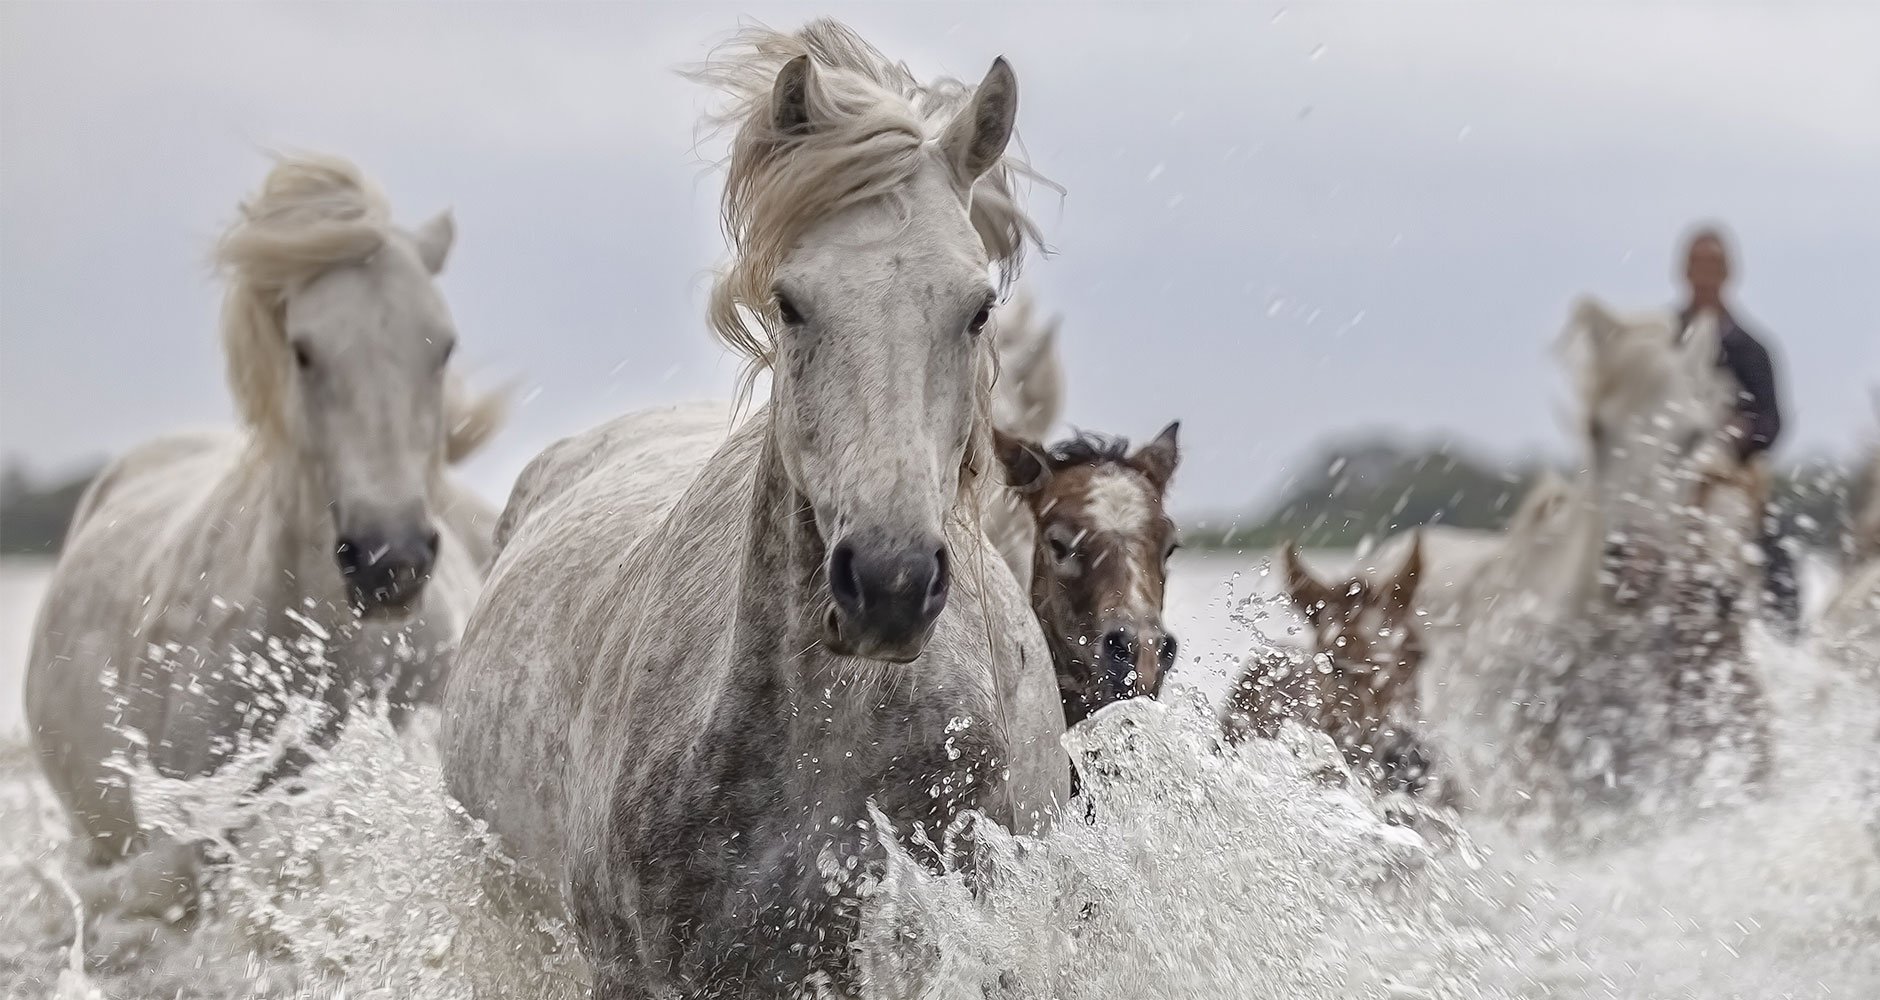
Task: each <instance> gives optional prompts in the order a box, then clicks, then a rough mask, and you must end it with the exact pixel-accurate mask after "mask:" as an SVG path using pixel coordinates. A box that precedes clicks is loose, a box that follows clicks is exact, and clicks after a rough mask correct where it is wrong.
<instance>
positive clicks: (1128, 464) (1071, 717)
mask: <svg viewBox="0 0 1880 1000" xmlns="http://www.w3.org/2000/svg"><path fill="white" fill-rule="evenodd" d="M1180 426H1181V425H1180V424H1179V423H1173V424H1170V425H1168V426H1167V427H1166V428H1164V429H1163V430H1162V432H1161V433H1159V434H1157V435H1156V436H1155V438H1154V440H1152V441H1150V442H1149V443H1148V444H1146V445H1143V446H1142V447H1140V448H1137V449H1135V450H1134V451H1131V450H1130V447H1129V442H1128V441H1127V440H1125V439H1123V438H1109V437H1103V436H1101V435H1096V434H1080V435H1078V436H1077V437H1074V438H1071V439H1070V440H1067V441H1062V442H1059V443H1058V444H1055V445H1053V446H1052V447H1051V448H1050V449H1049V450H1042V449H1040V448H1039V447H1037V446H1036V445H1033V444H1031V443H1029V442H1026V441H1021V440H1019V439H1017V438H1015V437H1012V436H1010V435H1006V434H1003V433H1001V434H999V435H997V444H998V451H999V459H1000V461H1001V462H1002V463H1003V464H1004V466H1005V470H1006V476H1007V480H1008V482H1010V483H1011V485H1012V488H1013V491H1014V492H1015V494H1016V495H1017V496H1018V497H1020V498H1021V499H1022V500H1023V502H1024V504H1025V511H1026V513H1027V514H1028V515H1029V516H1030V517H1031V518H1032V523H1031V527H1032V530H1031V532H1030V534H1031V536H1032V538H1033V539H1034V545H1035V549H1034V551H1033V552H1032V553H1031V559H1030V560H1029V563H1030V565H1031V567H1032V573H1031V579H1030V581H1029V585H1030V588H1031V606H1032V610H1033V611H1034V612H1035V613H1036V614H1037V616H1038V621H1039V623H1040V624H1041V625H1043V626H1044V634H1045V641H1046V643H1047V645H1049V646H1050V648H1051V662H1052V665H1053V666H1054V667H1055V669H1056V672H1057V685H1058V694H1059V696H1060V697H1061V699H1062V700H1063V705H1064V721H1065V724H1066V725H1072V726H1074V725H1076V724H1077V723H1079V722H1082V721H1083V720H1084V719H1086V718H1088V717H1089V716H1090V715H1091V714H1093V713H1095V712H1096V711H1097V710H1098V709H1100V708H1102V707H1103V706H1105V705H1108V704H1110V703H1111V702H1115V701H1121V700H1123V699H1125V698H1133V697H1137V696H1139V695H1146V696H1148V697H1151V698H1154V697H1157V696H1158V695H1160V694H1161V691H1162V684H1163V682H1164V681H1165V680H1166V679H1167V677H1168V673H1169V671H1170V670H1172V669H1174V666H1175V653H1176V639H1175V637H1174V636H1173V635H1171V634H1169V631H1168V629H1167V627H1166V626H1165V625H1164V624H1163V622H1162V603H1163V598H1164V595H1165V592H1166V589H1167V586H1168V561H1169V558H1170V557H1171V556H1173V555H1174V554H1175V550H1176V548H1177V547H1178V546H1179V542H1178V540H1177V533H1176V529H1175V522H1174V520H1173V519H1171V518H1170V517H1169V516H1168V514H1167V513H1166V512H1165V510H1164V506H1163V505H1164V501H1165V499H1166V497H1167V495H1168V489H1169V483H1170V482H1171V481H1172V480H1173V479H1174V476H1175V469H1176V466H1177V465H1179V464H1180V462H1181V450H1180V446H1179V444H1178V442H1177V434H1178V433H1179V430H1180Z"/></svg>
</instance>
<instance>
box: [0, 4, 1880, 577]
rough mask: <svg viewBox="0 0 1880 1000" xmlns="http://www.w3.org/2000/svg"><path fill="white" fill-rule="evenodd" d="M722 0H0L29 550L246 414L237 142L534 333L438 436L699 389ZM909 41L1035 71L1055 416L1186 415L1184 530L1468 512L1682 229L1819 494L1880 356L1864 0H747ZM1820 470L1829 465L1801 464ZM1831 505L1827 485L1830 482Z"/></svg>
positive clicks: (5, 210) (506, 445) (474, 308)
mask: <svg viewBox="0 0 1880 1000" xmlns="http://www.w3.org/2000/svg"><path fill="white" fill-rule="evenodd" d="M747 12H748V8H734V7H730V6H725V5H720V4H712V3H684V4H680V3H672V4H631V5H629V4H564V5H555V6H554V7H552V8H551V9H547V10H544V9H540V8H538V7H535V6H533V5H522V4H477V5H450V6H444V5H417V4H397V5H392V4H384V5H373V6H364V5H346V6H337V5H319V6H318V7H314V6H311V5H267V6H255V5H242V6H237V5H227V4H161V3H151V4H135V5H133V4H84V5H51V4H9V5H7V6H6V7H5V8H3V9H0V55H3V56H4V58H3V59H0V456H3V457H4V462H5V474H4V483H3V485H0V528H3V529H4V531H0V535H3V537H0V542H3V543H4V547H5V548H6V549H7V550H8V551H13V552H19V551H36V552H43V551H47V550H48V549H49V548H51V547H52V546H54V545H55V544H56V540H57V537H58V534H59V532H60V531H61V530H62V525H63V518H64V517H65V515H66V512H67V511H68V509H69V506H70V504H71V502H72V501H73V500H74V499H75V498H76V496H77V493H78V491H79V489H80V488H82V485H83V482H84V481H85V479H86V478H87V477H88V476H89V475H90V473H91V471H92V470H93V469H94V468H95V467H96V464H97V463H98V462H100V461H101V460H103V459H104V458H106V457H107V456H110V455H112V454H115V453H117V452H119V451H121V450H122V449H124V448H125V447H127V446H128V445H130V444H132V443H133V442H135V441H137V440H139V439H141V438H143V437H145V436H147V435H150V434H152V433H154V432H156V431H157V430H159V429H165V428H170V427H174V426H178V425H187V424H193V423H209V422H222V421H227V420H230V419H232V411H231V408H230V404H229V402H228V396H227V393H226V391H225V389H224V387H223V382H222V361H221V357H220V351H219V346H218V342H217V337H216V332H215V331H216V312H217V308H218V302H219V296H220V289H219V287H218V285H217V283H216V281H215V279H214V276H213V275H212V274H211V272H210V270H209V267H208V265H207V256H208V251H209V248H210V246H211V245H212V243H213V241H214V239H215V237H216V235H217V234H218V233H219V232H220V230H221V228H222V227H223V226H224V225H225V224H226V223H227V222H228V221H229V220H230V219H231V218H232V217H233V215H234V212H235V206H236V203H237V202H238V200H239V199H241V198H242V197H243V196H244V195H246V194H247V193H248V192H249V191H251V190H253V189H254V187H255V186H256V185H257V184H258V183H259V181H260V179H261V176H262V174H263V173H264V172H265V170H266V166H267V164H266V161H265V159H264V158H263V156H262V155H261V153H260V152H259V150H260V149H261V148H263V147H287V148H296V147H297V148H311V149H319V150H329V151H333V152H337V153H340V154H342V155H345V156H348V157H351V158H353V159H354V160H356V161H357V162H358V163H359V164H361V166H362V167H364V168H365V170H366V171H367V172H368V173H369V174H371V175H373V176H374V177H376V178H377V179H378V180H379V181H380V182H381V183H382V184H383V185H384V186H385V188H386V189H387V191H388V193H389V194H390V196H391V199H392V202H393V205H394V207H395V210H396V211H397V212H398V214H399V216H400V217H401V218H402V219H405V220H409V221H411V222H416V221H419V220H422V219H423V218H425V217H427V216H429V215H430V214H431V213H433V212H435V211H436V210H438V209H440V208H443V207H446V206H449V207H452V208H453V209H454V210H455V212H456V218H457V223H458V232H459V237H458V242H457V246H456V249H455V252H454V254H453V256H452V258H451V261H450V264H449V267H448V270H447V272H446V274H445V278H444V289H445V293H446V295H447V297H448V299H449V302H450V304H451V307H452V309H453V310H454V312H455V315H456V318H457V322H458V325H459V328H460V331H461V337H462V351H461V353H460V354H459V357H460V358H463V359H464V360H465V361H466V362H467V366H468V370H469V371H470V373H471V375H472V377H473V378H474V379H477V380H479V381H481V382H482V383H483V384H486V385H487V384H492V383H494V382H497V381H501V380H507V379H517V380H519V384H520V385H521V389H520V391H519V393H518V397H517V398H518V402H519V405H518V406H517V407H516V411H515V415H514V419H513V421H512V423H511V425H510V426H509V427H508V428H507V429H506V430H505V431H504V432H503V433H502V434H501V435H500V436H499V437H498V438H497V439H496V442H495V444H494V446H493V447H492V448H490V449H489V450H488V451H487V452H485V453H484V455H483V456H481V457H479V458H478V459H477V460H476V462H475V464H474V465H473V466H472V467H471V468H470V469H469V470H468V472H469V475H470V478H471V481H472V482H473V484H474V485H475V486H476V487H477V488H478V489H479V490H480V491H481V492H482V493H484V494H485V495H486V496H487V497H489V498H490V499H491V500H492V501H493V502H497V503H500V502H501V501H502V499H503V497H504V496H505V495H506V493H507V489H508V485H509V483H510V482H511V480H512V478H513V477H514V475H515V473H516V472H517V471H518V470H519V469H520V468H521V466H522V465H523V463H525V462H526V461H527V460H528V459H529V458H530V457H531V456H532V455H534V454H535V453H536V452H537V451H538V450H540V449H541V448H542V447H543V446H544V445H546V444H547V443H549V442H550V441H552V440H554V439H556V438H558V437H560V436H563V435H566V434H569V433H572V432H574V431H577V430H580V429H582V428H585V427H588V426H591V425H593V424H594V423H596V422H598V421H600V420H602V419H604V418H606V417H609V416H612V415H614V414H617V413H620V412H623V411H625V410H628V409H631V408H636V407H641V406H647V405H651V404H656V403H661V402H667V401H675V400H682V399H689V398H697V397H711V396H724V395H727V394H728V393H729V392H730V390H731V386H732V383H733V379H734V377H735V375H736V362H735V360H734V359H732V358H731V357H729V356H728V355H726V354H725V352H723V351H722V350H721V349H720V348H718V347H717V346H716V345H715V344H714V343H713V342H712V341H711V339H710V338H709V336H708V335H707V333H706V331H705V328H704V324H703V322H702V319H701V317H702V312H703V301H704V295H705V290H706V287H707V285H708V282H709V276H710V268H711V267H712V265H713V264H714V263H715V262H716V261H717V260H718V259H719V257H720V256H721V253H722V246H723V244H722V239H721V236H720V234H719V233H718V231H717V225H716V211H717V206H716V197H717V193H718V189H719V184H718V178H717V176H716V175H715V174H714V173H713V171H712V169H711V164H712V163H713V162H714V161H715V160H716V159H717V158H718V157H719V156H720V155H721V152H722V149H721V147H720V146H718V145H717V144H715V143H713V142H712V141H710V137H708V136H701V135H699V134H698V132H697V130H696V123H697V120H698V116H699V114H700V112H701V111H702V110H703V109H704V107H705V106H706V103H707V100H708V95H706V94H705V93H704V92H703V91H701V90H700V89H699V88H697V87H694V86H693V85H691V84H689V83H687V82H686V81H684V80H682V79H680V77H679V76H678V75H677V74H676V73H675V72H674V70H675V69H677V68H680V67H683V66H685V65H687V64H690V63H693V62H695V61H697V60H699V59H700V58H702V57H703V56H704V55H705V54H706V52H707V51H708V49H709V47H710V45H711V44H713V43H714V42H715V41H718V40H722V39H723V38H724V37H725V36H726V35H727V33H728V29H729V27H730V26H732V25H735V24H736V23H737V19H738V17H739V16H740V15H741V14H744V13H747ZM761 13H762V19H763V20H764V21H766V22H768V23H773V24H777V25H784V26H788V25H794V24H797V23H800V22H801V21H803V20H805V19H806V18H808V17H811V16H816V15H820V14H829V15H833V16H836V17H839V18H842V19H844V20H846V21H848V22H849V23H850V24H851V25H852V26H854V27H855V28H857V29H858V30H859V31H860V32H861V33H862V34H863V35H865V36H866V37H868V38H869V39H871V40H872V41H873V42H875V43H876V44H877V45H878V46H880V47H881V48H882V49H883V50H885V51H888V52H891V53H895V54H897V55H900V56H905V57H906V58H907V59H908V61H909V62H910V64H911V65H913V66H914V68H915V69H916V71H917V72H918V73H919V74H920V75H923V76H926V75H930V74H933V73H950V74H953V75H957V76H961V77H965V78H969V79H977V78H978V77H979V76H980V75H981V74H982V73H983V72H984V69H985V67H986V65H987V63H988V62H989V61H990V59H991V57H992V56H994V55H996V54H1001V53H1002V54H1004V55H1006V56H1007V57H1008V58H1010V59H1011V60H1012V62H1013V64H1014V66H1015V67H1016V68H1017V70H1018V72H1019V77H1020V81H1021V86H1022V93H1023V97H1022V100H1021V108H1020V115H1019V126H1020V135H1021V138H1022V140H1023V142H1024V146H1025V148H1026V150H1027V151H1028V152H1029V154H1030V157H1031V159H1032V161H1033V163H1034V164H1035V165H1036V166H1037V168H1038V169H1039V170H1040V171H1041V172H1042V173H1043V174H1044V175H1046V176H1047V177H1049V178H1051V179H1052V180H1053V181H1055V182H1056V183H1058V184H1060V185H1062V186H1063V188H1064V193H1063V194H1062V196H1060V195H1059V194H1058V193H1056V192H1054V191H1052V190H1049V189H1047V188H1043V187H1039V188H1036V189H1035V190H1033V192H1032V199H1031V207H1032V210H1033V212H1034V213H1035V215H1036V216H1037V218H1038V220H1039V221H1040V222H1041V223H1042V225H1043V227H1044V230H1045V232H1046V234H1047V236H1048V239H1049V240H1050V243H1051V244H1052V247H1053V249H1054V251H1055V252H1054V253H1053V254H1052V255H1051V256H1049V257H1048V258H1046V259H1041V260H1036V261H1034V262H1032V264H1031V265H1030V267H1029V269H1028V270H1027V272H1026V274H1025V278H1024V282H1025V284H1026V285H1027V286H1029V287H1030V289H1031V291H1032V293H1033V294H1034V295H1035V296H1036V298H1037V299H1038V300H1039V303H1040V305H1041V306H1042V308H1044V309H1045V310H1047V311H1051V312H1058V313H1061V314H1062V315H1063V317H1064V326H1063V330H1062V333H1061V348H1062V350H1063V353H1064V355H1065V360H1066V363H1067V365H1068V370H1069V381H1068V386H1069V399H1068V413H1067V416H1068V419H1069V423H1070V424H1071V425H1072V426H1076V427H1084V428H1090V429H1098V430H1104V431H1110V432H1117V433H1124V434H1129V435H1133V436H1138V437H1145V436H1147V435H1149V434H1152V433H1153V432H1154V431H1155V430H1156V429H1157V428H1159V427H1161V426H1162V425H1163V424H1164V423H1166V422H1167V421H1169V420H1170V419H1174V418H1180V419H1181V420H1182V421H1183V443H1184V446H1185V452H1186V453H1185V455H1184V461H1183V463H1182V470H1181V473H1180V476H1179V479H1178V482H1177V488H1176V493H1175V499H1174V502H1175V505H1176V510H1177V512H1178V514H1180V515H1181V516H1182V518H1183V519H1184V521H1185V522H1186V524H1187V526H1188V529H1189V536H1190V543H1191V544H1223V543H1225V544H1229V545H1243V544H1244V545H1251V544H1264V542H1265V541H1266V540H1268V539H1270V538H1272V537H1277V536H1278V535H1281V534H1289V533H1296V532H1307V533H1316V535H1315V540H1317V541H1319V542H1322V543H1327V544H1348V543H1350V542H1352V541H1354V540H1356V539H1357V538H1358V537H1359V536H1362V535H1365V534H1370V533H1373V532H1375V531H1376V530H1377V529H1379V528H1381V527H1383V526H1385V525H1387V524H1390V523H1415V522H1417V521H1420V520H1427V519H1430V518H1432V517H1442V518H1445V519H1448V520H1451V521H1453V522H1456V523H1462V524H1489V523H1493V522H1494V520H1495V519H1496V517H1497V516H1499V515H1500V514H1501V513H1503V512H1505V509H1506V506H1507V505H1508V504H1510V503H1512V502H1513V499H1515V498H1518V497H1519V495H1520V492H1521V484H1522V481H1523V480H1524V478H1525V477H1526V476H1527V475H1529V474H1530V473H1531V471H1532V470H1533V468H1534V467H1535V466H1536V465H1538V464H1539V463H1543V462H1566V461H1569V460H1571V459H1572V458H1573V456H1572V455H1571V454H1570V453H1569V451H1568V446H1567V444H1566V442H1567V440H1568V438H1567V437H1566V435H1565V434H1564V433H1563V432H1562V430H1561V427H1560V419H1561V414H1562V401H1563V400H1564V387H1563V386H1562V384H1561V380H1560V377H1559V375H1558V373H1557V371H1556V366H1555V364H1554V362H1553V360H1552V358H1551V357H1550V355H1549V353H1548V350H1549V346H1550V344H1551V342H1552V339H1553V337H1554V335H1555V333H1556V332H1557V331H1558V330H1559V328H1560V327H1561V325H1562V323H1563V321H1564V318H1565V314H1566V307H1567V303H1568V302H1569V301H1570V300H1571V299H1572V297H1574V296H1575V295H1577V294H1579V293H1582V292H1591V293H1595V294H1598V295H1600V296H1602V297H1604V298H1606V299H1607V300H1608V301H1611V302H1614V303H1615V304H1618V305H1621V306H1625V307H1637V308H1643V307H1651V306H1660V305H1670V304H1671V303H1672V302H1673V301H1674V299H1675V298H1676V296H1677V291H1676V289H1675V287H1674V284H1673V280H1672V279H1673V269H1674V258H1675V257H1676V255H1677V254H1678V252H1679V245H1678V244H1679V240H1680V237H1681V234H1682V233H1683V232H1684V230H1685V229H1686V227H1688V226H1689V225H1691V224H1692V223H1694V222H1697V221H1703V220H1716V221H1720V222H1722V223H1724V224H1725V225H1727V226H1728V227H1729V229H1730V231H1731V232H1732V234H1733V235H1734V237H1735V240H1736V243H1737V255H1738V272H1739V276H1740V281H1739V284H1738V289H1737V291H1738V301H1739V305H1740V310H1741V312H1740V318H1742V319H1743V320H1744V321H1745V322H1746V323H1747V324H1748V325H1749V326H1751V328H1752V329H1754V330H1756V331H1758V332H1760V333H1762V334H1763V335H1764V337H1765V340H1766V341H1767V342H1769V343H1770V344H1771V345H1772V347H1773V348H1774V349H1775V350H1776V351H1777V352H1778V362H1779V365H1780V367H1779V375H1780V377H1781V380H1782V384H1783V388H1784V390H1785V391H1786V394H1787V398H1786V400H1785V410H1786V412H1787V415H1788V417H1789V421H1790V423H1789V427H1788V430H1787V431H1786V433H1785V436H1784V439H1783V442H1782V445H1781V448H1780V450H1779V452H1778V459H1779V465H1781V466H1782V467H1783V468H1784V469H1785V470H1786V471H1787V473H1788V474H1789V478H1790V479H1791V480H1792V481H1793V482H1792V484H1791V486H1790V487H1789V492H1790V493H1791V494H1792V495H1797V496H1799V497H1800V499H1799V500H1798V502H1799V503H1802V504H1803V505H1804V506H1805V505H1806V504H1807V503H1809V502H1812V501H1809V500H1808V499H1807V498H1808V497H1815V498H1817V500H1819V503H1818V504H1817V506H1819V507H1820V508H1821V509H1822V510H1823V511H1829V510H1831V509H1832V504H1833V499H1832V498H1833V496H1834V495H1835V492H1836V490H1837V489H1838V485H1837V481H1836V480H1835V478H1834V475H1835V473H1836V471H1837V470H1838V467H1839V463H1840V462H1841V461H1842V460H1843V459H1845V458H1847V457H1849V456H1851V455H1852V454H1854V452H1855V451H1856V449H1857V448H1859V447H1860V446H1861V445H1862V444H1863V443H1864V441H1865V439H1866V436H1868V435H1870V434H1871V428H1872V427H1873V424H1874V415H1873V413H1874V411H1873V406H1872V405H1870V402H1869V395H1868V393H1869V390H1870V389H1871V387H1873V386H1874V385H1876V384H1877V383H1880V280H1876V276H1880V184H1876V183H1875V178H1880V64H1877V63H1876V62H1875V60H1874V58H1873V53H1874V51H1875V49H1876V43H1877V42H1880V7H1852V6H1839V7H1832V8H1814V9H1797V8H1795V7H1793V6H1791V5H1786V4H1747V3H1745V4H1730V5H1726V6H1721V7H1719V6H1712V5H1702V6H1700V5H1695V4H1677V5H1671V4H1665V5H1646V6H1642V7H1640V6H1621V5H1617V4H1592V5H1588V4H1576V3H1540V4H1531V3H1524V4H1489V3H1419V4H1414V5H1394V6H1383V5H1365V6H1359V7H1348V8H1343V9H1336V10H1334V9H1323V8H1319V7H1297V8H1294V7H1287V6H1279V5H1271V4H1245V3H1236V4H1232V5H1225V4H1222V5H1205V4H1183V5H1182V6H1180V7H1174V6H1169V5H1162V4H1148V3H1139V4H1129V5H1122V4H1067V3H1044V4H1025V3H1016V2H1006V3H999V4H996V5H995V4H984V5H962V4H950V5H947V6H945V7H941V6H936V5H916V4H866V5H863V4H841V3H834V4H818V5H815V6H807V5H793V4H766V5H764V6H763V7H762V8H761ZM1821 498H1826V499H1821ZM1824 516H1831V515H1825V514H1824Z"/></svg>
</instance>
